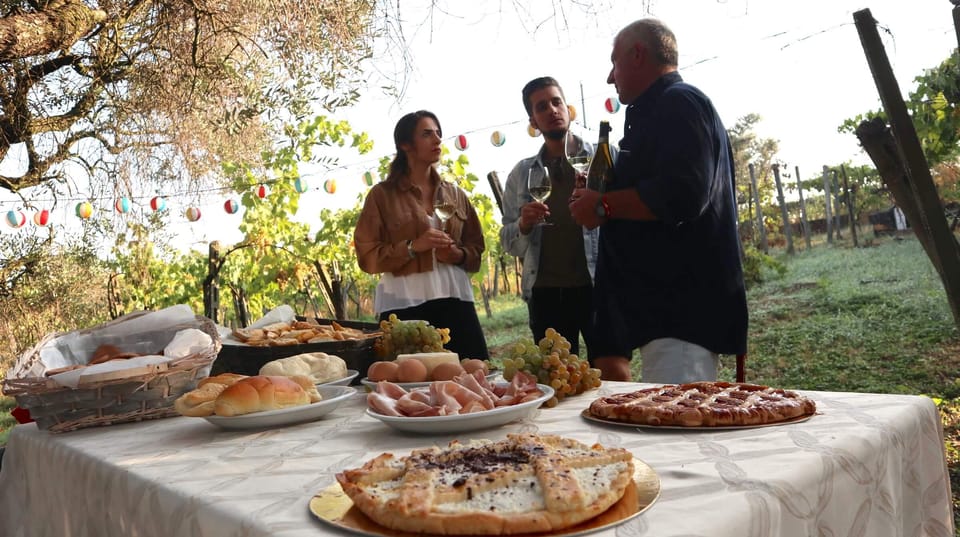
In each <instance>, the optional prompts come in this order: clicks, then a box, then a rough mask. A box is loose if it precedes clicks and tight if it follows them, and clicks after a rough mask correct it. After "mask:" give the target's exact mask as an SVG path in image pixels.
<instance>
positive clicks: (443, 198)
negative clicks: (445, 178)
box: [433, 185, 457, 233]
mask: <svg viewBox="0 0 960 537" xmlns="http://www.w3.org/2000/svg"><path fill="white" fill-rule="evenodd" d="M456 210H457V206H456V204H455V203H454V200H453V194H452V192H451V189H449V188H443V185H437V191H436V193H435V194H434V196H433V214H435V215H437V218H438V219H439V220H440V231H443V232H444V233H446V232H447V220H450V217H451V216H453V213H454V211H456Z"/></svg>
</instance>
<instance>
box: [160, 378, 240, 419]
mask: <svg viewBox="0 0 960 537" xmlns="http://www.w3.org/2000/svg"><path fill="white" fill-rule="evenodd" d="M225 389H227V386H226V384H218V383H216V382H210V383H207V384H204V385H203V386H202V387H199V388H197V389H196V390H191V391H189V392H187V393H185V394H183V395H181V396H180V397H178V398H177V400H176V401H174V402H173V408H174V410H176V411H177V412H179V413H180V414H181V415H183V416H191V417H202V416H209V415H211V414H213V408H214V401H216V399H217V397H218V396H219V395H220V394H221V393H223V390H225Z"/></svg>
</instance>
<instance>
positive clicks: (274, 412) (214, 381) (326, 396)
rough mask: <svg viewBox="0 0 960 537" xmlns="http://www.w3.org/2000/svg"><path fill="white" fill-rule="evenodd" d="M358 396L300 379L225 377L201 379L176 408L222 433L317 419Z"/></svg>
mask: <svg viewBox="0 0 960 537" xmlns="http://www.w3.org/2000/svg"><path fill="white" fill-rule="evenodd" d="M355 393H357V390H356V389H355V388H352V387H350V386H333V385H331V386H323V385H321V386H317V385H315V384H314V383H313V379H311V378H309V377H305V376H299V375H295V376H290V377H286V376H280V375H255V376H246V375H237V374H234V373H223V374H221V375H216V376H213V377H208V378H205V379H203V380H201V381H200V382H199V383H197V388H196V389H195V390H192V391H190V392H187V393H185V394H184V395H182V396H181V397H180V398H178V399H177V400H176V401H175V402H174V408H175V409H176V410H177V411H178V412H179V413H180V414H182V415H184V416H191V417H201V418H204V419H206V420H207V421H208V422H210V423H212V424H214V425H217V426H218V427H222V428H224V429H253V428H263V427H277V426H283V425H292V424H296V423H304V422H308V421H314V420H318V419H320V418H322V417H323V416H325V415H326V414H329V413H330V412H333V411H334V410H336V409H337V408H338V407H339V406H340V405H341V404H342V403H344V402H345V401H346V400H347V399H349V398H350V396H351V395H353V394H355Z"/></svg>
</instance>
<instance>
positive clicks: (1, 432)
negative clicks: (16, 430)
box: [0, 396, 17, 446]
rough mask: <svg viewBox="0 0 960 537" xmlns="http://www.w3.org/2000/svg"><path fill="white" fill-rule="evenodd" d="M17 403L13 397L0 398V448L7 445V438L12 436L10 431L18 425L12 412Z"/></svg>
mask: <svg viewBox="0 0 960 537" xmlns="http://www.w3.org/2000/svg"><path fill="white" fill-rule="evenodd" d="M16 404H17V402H16V401H15V400H14V399H13V398H12V397H2V396H0V446H5V445H6V444H7V437H8V436H10V430H11V429H13V426H14V425H16V424H17V422H16V420H14V419H13V416H11V415H10V411H11V410H13V407H15V406H16Z"/></svg>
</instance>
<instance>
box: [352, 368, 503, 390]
mask: <svg viewBox="0 0 960 537" xmlns="http://www.w3.org/2000/svg"><path fill="white" fill-rule="evenodd" d="M499 375H500V370H499V369H494V370H493V371H491V372H489V373H487V380H493V379H495V378H497V377H498V376H499ZM432 382H433V381H432V380H428V381H425V382H394V384H396V385H397V386H400V387H401V388H403V389H404V390H407V391H410V390H412V389H414V388H425V387H427V386H429V385H430V384H431V383H432ZM360 384H363V385H364V386H366V387H367V388H369V389H371V390H373V389H375V388H376V387H377V383H376V382H375V381H372V380H368V379H367V377H363V378H362V379H360Z"/></svg>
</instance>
